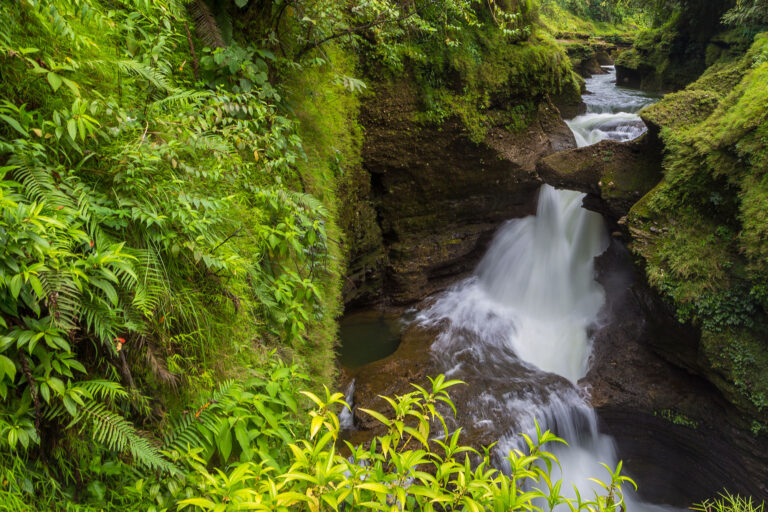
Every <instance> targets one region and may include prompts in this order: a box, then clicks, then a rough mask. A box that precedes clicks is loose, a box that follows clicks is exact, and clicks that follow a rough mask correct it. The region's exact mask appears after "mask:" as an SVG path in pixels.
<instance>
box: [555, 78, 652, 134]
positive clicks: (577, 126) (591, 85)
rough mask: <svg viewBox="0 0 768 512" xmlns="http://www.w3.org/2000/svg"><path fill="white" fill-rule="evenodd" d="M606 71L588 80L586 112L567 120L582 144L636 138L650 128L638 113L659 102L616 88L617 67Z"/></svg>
mask: <svg viewBox="0 0 768 512" xmlns="http://www.w3.org/2000/svg"><path fill="white" fill-rule="evenodd" d="M604 70H605V71H606V73H605V74H603V75H595V76H593V77H592V78H589V79H588V80H587V92H588V93H589V94H586V95H584V97H583V99H584V103H586V104H587V112H586V114H584V115H581V116H578V117H576V118H574V119H571V120H570V121H566V123H567V124H568V126H569V127H570V128H571V131H572V132H573V136H574V137H576V144H577V145H578V146H579V147H583V146H589V145H591V144H595V143H597V142H600V141H601V140H605V139H613V140H618V141H622V142H625V141H629V140H632V139H636V138H637V137H639V136H640V135H642V134H643V133H645V131H646V127H645V124H644V123H643V120H642V119H640V116H639V115H637V112H638V111H640V109H642V108H643V107H646V106H648V105H650V104H651V103H653V102H654V101H656V98H655V97H654V96H652V95H650V94H646V93H642V92H640V91H635V90H632V89H624V88H622V87H616V68H614V67H613V66H605V67H604Z"/></svg>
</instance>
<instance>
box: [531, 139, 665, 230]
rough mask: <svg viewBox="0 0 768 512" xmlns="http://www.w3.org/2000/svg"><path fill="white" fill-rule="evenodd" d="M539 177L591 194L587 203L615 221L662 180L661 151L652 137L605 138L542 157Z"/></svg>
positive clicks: (538, 166) (554, 183) (590, 207)
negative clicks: (622, 139) (652, 141)
mask: <svg viewBox="0 0 768 512" xmlns="http://www.w3.org/2000/svg"><path fill="white" fill-rule="evenodd" d="M536 169H537V170H538V173H539V176H541V178H542V179H543V180H544V182H545V183H548V184H550V185H552V186H554V187H557V188H566V189H571V190H579V191H582V192H585V193H587V194H590V195H591V197H588V198H587V200H585V202H584V206H585V207H587V208H589V209H590V210H594V211H597V212H600V213H602V214H604V215H606V216H608V217H609V218H611V219H612V220H614V221H616V220H618V219H620V218H622V217H624V216H625V215H626V214H627V213H628V212H629V209H630V208H631V207H632V205H634V204H635V203H636V202H637V201H638V199H640V198H641V197H642V196H644V195H645V194H646V193H647V192H648V191H650V190H651V189H652V188H653V187H654V186H655V185H656V184H657V183H658V182H659V180H660V179H661V176H662V173H661V152H660V151H658V150H657V149H656V147H655V146H654V145H653V144H652V143H651V139H650V138H649V137H646V136H644V137H641V138H640V139H638V140H635V141H632V142H626V143H622V142H617V141H613V140H604V141H601V142H599V143H597V144H595V145H593V146H588V147H585V148H578V149H571V150H569V151H563V152H560V153H557V154H554V155H550V156H547V157H544V158H542V159H541V160H539V162H538V164H537V165H536Z"/></svg>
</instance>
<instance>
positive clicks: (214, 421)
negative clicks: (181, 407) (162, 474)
mask: <svg viewBox="0 0 768 512" xmlns="http://www.w3.org/2000/svg"><path fill="white" fill-rule="evenodd" d="M241 389H242V388H241V386H240V384H238V383H237V382H236V381H235V380H233V379H229V380H226V381H224V382H222V383H221V384H220V385H219V389H218V390H216V391H215V392H214V393H213V396H212V397H211V400H210V403H218V402H221V401H223V400H224V399H225V397H226V396H227V395H229V394H230V393H233V392H234V391H240V390H241ZM218 429H219V416H218V414H216V408H215V407H208V408H203V409H200V410H199V411H198V412H197V413H194V414H191V413H188V414H185V415H183V416H182V417H181V418H180V419H178V420H177V421H175V422H174V425H173V429H172V430H171V432H170V433H169V434H168V435H167V436H166V437H165V439H164V442H163V449H164V450H177V451H182V450H185V449H186V447H187V445H189V446H191V447H204V448H207V447H208V446H210V444H211V443H212V440H213V439H212V435H215V434H214V433H215V432H218Z"/></svg>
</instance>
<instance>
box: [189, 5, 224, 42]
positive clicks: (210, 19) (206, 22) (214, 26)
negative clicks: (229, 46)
mask: <svg viewBox="0 0 768 512" xmlns="http://www.w3.org/2000/svg"><path fill="white" fill-rule="evenodd" d="M189 14H190V15H191V16H192V20H193V21H194V22H195V33H196V34H197V37H199V38H200V39H201V40H202V41H203V42H204V43H205V44H206V45H208V46H209V47H210V48H224V47H225V46H226V44H225V43H224V36H223V35H222V34H221V29H220V28H219V24H218V23H217V22H216V18H215V17H214V16H213V13H212V12H211V9H210V8H209V7H208V5H207V4H206V3H205V1H204V0H194V1H193V2H192V3H190V4H189Z"/></svg>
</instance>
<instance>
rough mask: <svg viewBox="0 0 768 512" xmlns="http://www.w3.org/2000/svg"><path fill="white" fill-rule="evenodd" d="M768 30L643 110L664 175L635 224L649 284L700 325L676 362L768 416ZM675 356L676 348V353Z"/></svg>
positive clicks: (637, 208)
mask: <svg viewBox="0 0 768 512" xmlns="http://www.w3.org/2000/svg"><path fill="white" fill-rule="evenodd" d="M766 83H768V35H766V34H763V35H761V36H759V37H758V38H757V39H756V41H755V43H754V45H753V46H752V48H751V49H750V50H749V52H748V53H747V54H746V55H745V56H744V57H742V58H740V59H737V60H733V61H730V62H723V63H719V64H717V65H715V66H713V67H711V68H709V69H708V70H707V71H706V73H705V74H704V75H703V76H702V77H701V78H700V79H699V80H698V81H696V82H695V83H693V84H691V85H690V86H688V87H687V88H686V89H684V90H682V91H680V92H678V93H674V94H671V95H668V96H667V97H666V98H665V99H664V100H663V101H661V102H660V103H658V104H657V105H655V106H653V107H650V108H649V109H647V110H646V111H644V112H643V114H642V115H643V118H644V119H645V121H646V122H647V123H648V124H649V125H650V127H651V132H652V135H653V136H658V137H660V138H661V140H662V141H663V143H664V145H665V148H666V156H665V159H664V178H663V180H662V181H661V182H660V183H659V184H658V185H657V186H656V187H655V188H654V189H653V190H652V191H651V192H650V193H648V194H647V195H646V196H645V197H644V198H643V199H642V200H641V201H639V202H638V203H637V204H635V205H634V206H633V208H632V210H631V212H630V214H629V217H628V228H629V230H630V232H631V234H632V239H633V242H632V249H633V250H634V251H635V252H636V254H638V255H639V256H641V257H642V258H643V260H644V261H645V262H646V272H647V275H648V279H649V282H650V283H651V284H652V285H653V286H654V287H655V288H656V289H657V290H659V291H660V292H661V293H662V294H663V295H664V296H665V297H667V298H668V299H669V300H670V301H672V302H673V303H674V304H675V306H676V307H677V313H678V317H679V318H680V320H681V321H689V322H692V323H693V324H694V325H696V326H697V327H698V328H700V329H701V342H700V344H699V346H698V350H697V351H696V353H695V354H690V353H689V354H687V355H685V356H683V355H682V352H678V353H677V355H676V356H674V357H678V359H679V362H680V363H681V364H683V365H685V366H687V367H689V368H691V369H693V370H696V371H699V372H701V373H703V374H704V375H706V376H707V378H709V379H710V380H711V381H712V382H714V383H715V385H717V387H718V388H720V390H721V391H722V392H723V393H724V394H725V395H726V396H727V397H728V398H729V399H730V400H731V401H733V402H734V403H736V404H738V405H739V406H740V407H741V408H742V409H743V410H745V411H747V412H748V413H749V415H750V416H752V417H753V418H755V420H756V423H755V424H754V428H755V430H756V431H757V430H761V429H763V428H764V427H763V425H764V422H765V420H766V419H768V370H767V368H768V342H766V339H768V319H767V318H766V311H768V293H767V289H766V286H765V283H766V281H767V280H768V263H767V262H768V259H766V256H768V251H767V250H766V247H768V243H767V241H766V235H767V234H768V217H766V212H767V211H768V203H766V197H768V186H767V185H766V172H768V167H766V162H768V109H767V108H766V107H767V106H768V88H766V86H765V84H766ZM673 352H674V350H673Z"/></svg>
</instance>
